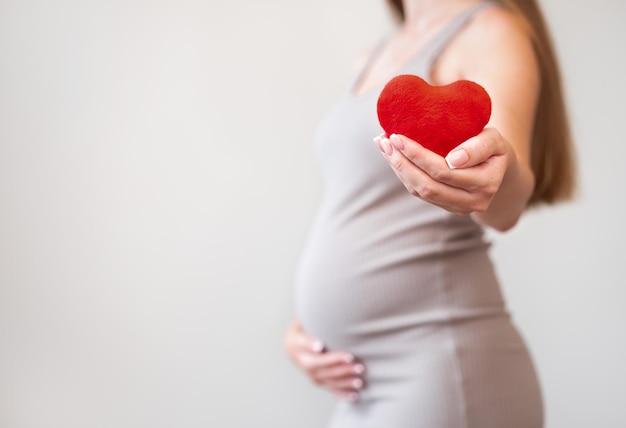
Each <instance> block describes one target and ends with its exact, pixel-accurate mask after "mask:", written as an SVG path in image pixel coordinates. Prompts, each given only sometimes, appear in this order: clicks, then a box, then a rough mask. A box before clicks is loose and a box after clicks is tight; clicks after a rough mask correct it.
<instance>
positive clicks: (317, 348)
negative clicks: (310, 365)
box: [311, 340, 324, 354]
mask: <svg viewBox="0 0 626 428" xmlns="http://www.w3.org/2000/svg"><path fill="white" fill-rule="evenodd" d="M311 349H312V350H313V352H315V353H316V354H317V353H320V352H322V351H323V350H324V342H322V341H321V340H316V341H315V342H313V345H312V346H311Z"/></svg>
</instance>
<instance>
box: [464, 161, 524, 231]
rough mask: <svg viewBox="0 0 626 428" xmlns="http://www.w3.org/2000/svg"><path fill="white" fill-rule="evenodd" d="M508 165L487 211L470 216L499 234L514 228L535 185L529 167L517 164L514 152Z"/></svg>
mask: <svg viewBox="0 0 626 428" xmlns="http://www.w3.org/2000/svg"><path fill="white" fill-rule="evenodd" d="M508 163H509V165H508V167H507V170H506V173H505V175H504V177H503V179H502V183H501V184H500V187H499V189H498V191H497V192H496V194H495V195H494V197H493V199H492V201H491V203H490V204H489V207H488V208H487V210H485V211H483V212H474V213H472V214H471V216H472V218H473V219H474V220H475V221H476V222H478V223H480V224H483V225H485V226H489V227H492V228H494V229H496V230H498V231H500V232H504V231H507V230H509V229H511V228H512V227H513V226H515V224H516V223H517V221H518V220H519V218H520V217H521V215H522V213H523V212H524V210H525V209H526V204H527V202H528V200H529V199H530V196H531V194H532V192H533V188H534V184H535V180H534V176H533V173H532V171H531V169H530V167H529V166H528V165H527V164H525V163H521V162H519V160H518V157H517V156H516V155H515V152H514V151H513V153H512V154H511V155H510V156H509V160H508Z"/></svg>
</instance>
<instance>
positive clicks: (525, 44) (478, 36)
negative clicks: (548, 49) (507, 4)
mask: <svg viewBox="0 0 626 428" xmlns="http://www.w3.org/2000/svg"><path fill="white" fill-rule="evenodd" d="M459 45H460V46H459V47H460V48H461V51H460V52H462V57H463V58H462V59H463V64H465V66H466V69H465V70H463V71H464V72H465V73H468V74H472V73H473V72H474V71H476V72H480V71H481V70H483V71H485V69H489V68H494V69H498V68H499V69H501V70H503V71H507V72H510V71H513V70H515V69H517V70H518V71H519V69H520V68H521V69H523V70H526V71H529V72H530V73H531V74H532V73H533V72H534V70H535V68H536V57H535V51H534V48H533V43H532V38H531V34H530V31H529V30H528V29H527V27H526V25H525V24H524V22H523V21H522V19H521V18H520V17H518V16H517V15H516V14H515V13H513V12H512V11H509V10H507V9H504V8H500V7H491V8H488V9H485V10H483V11H482V12H481V13H479V14H478V15H477V16H476V17H475V18H474V20H473V21H472V22H471V23H470V25H468V27H467V29H466V31H465V32H464V34H463V35H462V37H459Z"/></svg>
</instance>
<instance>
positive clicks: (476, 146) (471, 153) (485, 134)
mask: <svg viewBox="0 0 626 428" xmlns="http://www.w3.org/2000/svg"><path fill="white" fill-rule="evenodd" d="M505 153H506V151H505V147H504V144H503V141H502V137H501V135H500V134H499V133H498V131H496V130H495V129H493V128H486V129H484V130H483V131H482V132H481V133H480V134H478V135H477V136H475V137H472V138H470V139H468V140H467V141H464V142H463V143H461V144H459V145H458V146H457V147H456V148H454V149H453V150H452V151H450V153H448V155H447V156H446V162H447V163H448V166H449V167H450V169H456V168H471V167H473V166H476V165H479V164H481V163H483V162H485V161H486V160H487V159H489V158H490V157H492V156H495V155H501V154H505Z"/></svg>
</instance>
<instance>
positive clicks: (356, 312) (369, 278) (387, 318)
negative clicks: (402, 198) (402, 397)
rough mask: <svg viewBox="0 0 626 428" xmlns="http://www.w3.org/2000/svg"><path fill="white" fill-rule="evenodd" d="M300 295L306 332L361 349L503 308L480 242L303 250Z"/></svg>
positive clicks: (329, 343) (299, 308)
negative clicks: (377, 250) (457, 246)
mask: <svg viewBox="0 0 626 428" xmlns="http://www.w3.org/2000/svg"><path fill="white" fill-rule="evenodd" d="M355 260H358V262H355ZM295 297H296V310H297V314H298V316H299V318H300V321H301V322H302V325H303V328H304V329H305V331H306V332H307V333H309V334H311V335H313V336H316V337H318V338H320V339H321V340H323V341H324V342H325V343H326V344H327V346H328V347H329V348H331V349H342V350H346V351H353V352H357V353H358V352H365V350H366V349H367V348H368V347H369V346H372V347H374V346H375V344H376V342H377V341H383V342H384V338H385V337H390V336H394V335H398V334H401V335H404V334H410V335H412V336H413V337H415V338H418V337H419V336H420V334H426V333H427V332H428V331H429V330H430V329H431V328H432V327H435V326H437V325H440V324H441V323H448V322H450V321H454V320H459V319H464V318H467V319H470V318H476V317H483V316H491V315H494V314H502V313H504V303H503V301H502V296H501V294H500V290H499V286H498V284H497V281H496V278H495V275H494V274H493V270H492V268H491V263H490V262H489V259H488V258H487V256H486V252H485V251H484V249H482V248H478V249H473V250H470V251H460V252H455V253H435V252H432V253H429V254H425V255H421V256H419V257H405V258H403V257H389V254H388V253H387V256H385V255H384V254H381V255H380V257H372V258H370V259H368V258H366V257H359V258H357V259H354V258H351V257H348V258H346V257H341V255H340V254H337V253H336V252H334V251H332V250H329V251H328V252H325V253H324V254H322V255H320V256H316V257H312V255H306V254H305V256H304V257H303V259H302V262H301V266H300V269H299V271H298V275H297V281H296V290H295Z"/></svg>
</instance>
